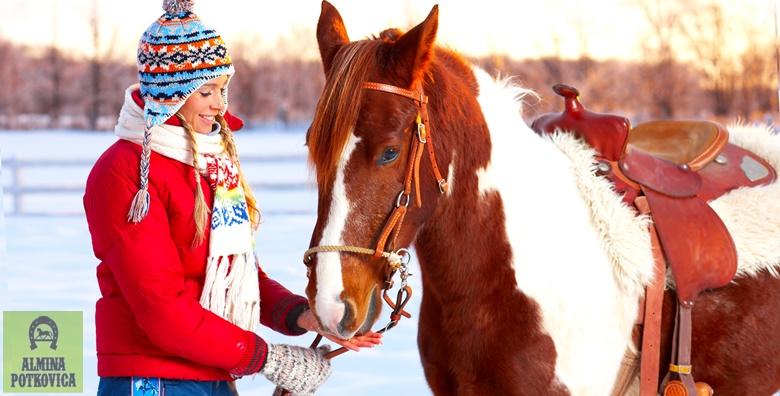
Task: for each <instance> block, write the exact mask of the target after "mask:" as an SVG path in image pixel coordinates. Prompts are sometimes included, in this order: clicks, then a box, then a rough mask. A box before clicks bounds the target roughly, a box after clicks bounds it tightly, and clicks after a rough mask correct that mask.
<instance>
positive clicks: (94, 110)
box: [87, 0, 103, 130]
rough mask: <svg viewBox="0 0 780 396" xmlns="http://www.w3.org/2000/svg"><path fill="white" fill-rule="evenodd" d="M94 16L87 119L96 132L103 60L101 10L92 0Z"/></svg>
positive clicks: (94, 0)
mask: <svg viewBox="0 0 780 396" xmlns="http://www.w3.org/2000/svg"><path fill="white" fill-rule="evenodd" d="M91 11H92V15H91V16H90V19H89V26H90V29H91V33H92V46H93V49H94V53H93V54H92V59H91V60H90V64H89V87H90V90H89V100H88V102H89V104H88V107H87V117H88V121H89V129H90V130H96V129H97V123H98V117H100V107H101V106H100V103H101V101H100V92H101V86H100V82H101V81H100V80H101V76H102V75H103V62H102V59H101V53H102V51H101V48H100V10H99V8H98V1H97V0H92V10H91Z"/></svg>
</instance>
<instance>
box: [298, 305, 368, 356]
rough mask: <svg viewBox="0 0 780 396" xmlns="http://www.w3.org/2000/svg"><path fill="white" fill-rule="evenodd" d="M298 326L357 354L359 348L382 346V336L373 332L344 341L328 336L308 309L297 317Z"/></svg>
mask: <svg viewBox="0 0 780 396" xmlns="http://www.w3.org/2000/svg"><path fill="white" fill-rule="evenodd" d="M298 326H299V327H301V328H303V329H306V330H309V331H314V332H316V333H319V334H322V335H323V336H324V337H325V338H327V339H329V340H330V341H332V342H334V343H336V344H338V345H341V346H343V347H345V348H347V349H349V350H351V351H355V352H359V351H360V348H373V347H374V346H376V345H381V344H382V334H380V333H375V332H373V331H369V332H368V333H365V334H361V335H358V336H355V337H353V338H351V339H349V340H344V339H341V338H338V337H336V336H333V335H331V334H328V333H326V332H323V331H322V330H321V329H320V325H319V323H317V319H316V318H314V314H313V313H312V312H311V310H308V309H307V310H306V311H303V313H302V314H301V316H299V317H298Z"/></svg>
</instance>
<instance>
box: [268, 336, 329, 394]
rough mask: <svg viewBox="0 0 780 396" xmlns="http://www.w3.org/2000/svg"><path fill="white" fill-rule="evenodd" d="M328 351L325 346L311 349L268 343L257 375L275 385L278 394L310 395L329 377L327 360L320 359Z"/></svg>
mask: <svg viewBox="0 0 780 396" xmlns="http://www.w3.org/2000/svg"><path fill="white" fill-rule="evenodd" d="M329 350H330V348H329V347H327V346H322V347H319V348H317V349H311V348H305V347H301V346H296V345H285V344H271V345H269V346H268V357H267V358H266V362H265V367H263V369H262V370H260V373H261V374H263V375H264V376H265V377H266V378H268V380H269V381H271V382H273V383H274V384H276V386H277V392H279V391H280V390H281V389H286V390H288V391H290V392H291V393H292V395H293V396H308V395H313V394H314V391H316V390H317V388H319V387H320V385H322V384H323V383H324V382H325V380H327V379H328V377H329V376H330V360H328V359H325V358H324V357H323V355H325V354H326V353H328V351H329ZM274 394H276V393H274Z"/></svg>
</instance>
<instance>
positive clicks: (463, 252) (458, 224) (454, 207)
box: [415, 68, 516, 298]
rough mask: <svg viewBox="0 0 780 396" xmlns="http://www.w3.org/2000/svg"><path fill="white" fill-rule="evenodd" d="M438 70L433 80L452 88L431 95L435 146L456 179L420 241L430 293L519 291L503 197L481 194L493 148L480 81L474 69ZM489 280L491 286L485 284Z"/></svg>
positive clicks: (418, 246)
mask: <svg viewBox="0 0 780 396" xmlns="http://www.w3.org/2000/svg"><path fill="white" fill-rule="evenodd" d="M434 71H438V72H439V73H438V74H434V75H433V80H434V81H435V82H436V83H437V84H441V85H445V86H447V87H448V88H447V90H446V91H445V92H437V91H436V90H435V89H434V90H433V92H431V94H430V96H431V105H430V106H431V109H430V111H431V117H432V118H434V119H435V124H434V128H435V138H436V139H435V140H434V141H435V143H434V145H435V146H436V147H435V148H436V152H437V157H441V158H443V159H444V161H446V163H447V164H448V165H449V166H447V165H445V166H446V167H447V168H449V172H448V175H449V173H450V172H454V174H453V175H449V179H451V180H452V188H451V194H449V195H446V196H440V197H439V198H438V203H437V205H436V209H435V210H434V212H433V214H432V215H431V216H430V217H429V219H428V220H427V221H426V223H425V225H424V226H423V227H422V228H421V229H420V232H419V233H418V236H417V239H416V241H415V247H416V250H417V252H418V256H419V259H420V260H419V261H420V265H421V267H422V268H421V269H422V275H423V284H424V287H425V290H426V293H428V292H432V293H433V294H437V293H441V294H442V295H446V296H448V297H449V298H453V297H455V298H457V297H458V296H467V295H470V296H475V295H476V294H479V293H485V292H488V291H490V290H493V291H494V290H497V289H503V290H507V291H510V290H514V289H515V286H516V281H515V279H514V274H513V271H512V269H511V263H510V260H511V249H510V246H509V243H508V242H507V241H508V239H507V234H506V230H505V227H504V218H505V214H504V208H503V205H502V203H501V198H500V196H499V195H498V193H496V192H492V193H487V194H486V195H482V194H481V193H480V192H479V190H480V180H479V176H478V175H479V170H480V169H484V168H485V167H487V166H489V164H490V162H491V144H492V143H491V138H490V133H489V131H488V128H487V124H486V123H485V120H484V118H483V116H482V111H481V108H480V105H479V103H478V101H477V98H476V90H475V89H474V88H475V87H476V86H477V84H476V80H475V79H474V75H473V73H472V72H471V70H466V72H468V73H469V74H468V75H458V74H457V73H452V72H451V70H448V69H446V68H434ZM460 72H461V73H462V72H463V71H462V70H461V71H460ZM456 80H461V81H456ZM453 87H456V88H455V89H453ZM469 87H470V88H471V89H470V90H469V91H467V92H462V90H468V89H469ZM459 88H460V90H461V91H459ZM484 274H490V276H489V277H486V276H484ZM488 278H489V281H487V282H490V284H486V279H488ZM475 279H479V283H475V282H474V280H475Z"/></svg>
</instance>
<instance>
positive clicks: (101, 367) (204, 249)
mask: <svg viewBox="0 0 780 396" xmlns="http://www.w3.org/2000/svg"><path fill="white" fill-rule="evenodd" d="M140 154H141V146H139V145H137V144H135V143H132V142H129V141H124V140H120V141H118V142H116V143H115V144H114V145H112V146H111V147H109V148H108V150H106V152H105V153H103V155H102V156H101V157H100V158H99V159H98V160H97V162H96V163H95V165H94V167H93V168H92V171H91V172H90V175H89V178H88V179H87V188H86V193H85V195H84V208H85V210H86V215H87V223H88V224H89V231H90V233H91V235H92V247H93V250H94V252H95V256H96V257H97V258H98V259H99V260H100V261H101V262H100V264H99V265H98V267H97V278H98V283H99V285H100V292H101V294H102V297H101V298H100V299H99V300H98V301H97V306H96V310H95V326H96V330H97V331H96V332H97V360H98V375H99V376H101V377H115V376H123V377H124V376H154V377H162V378H171V379H190V380H229V379H230V378H231V377H230V375H229V373H236V374H249V373H252V372H256V371H258V370H260V369H261V368H262V366H263V365H264V364H265V357H266V353H267V346H266V344H265V341H263V340H262V339H261V338H259V337H257V336H256V335H254V333H252V332H249V331H245V330H243V329H241V328H239V327H237V326H235V325H233V324H232V323H230V322H228V321H226V320H224V319H223V318H221V317H219V316H217V315H215V314H213V313H211V312H210V311H208V310H206V309H204V308H203V307H201V305H200V304H199V302H198V301H199V298H200V294H201V290H202V288H203V282H204V277H205V270H206V258H207V256H208V242H204V243H202V244H200V245H199V246H197V247H195V248H193V247H192V241H193V237H194V235H195V225H194V221H193V216H192V213H193V210H194V206H195V200H194V196H195V186H194V173H193V172H194V171H195V170H194V168H193V167H192V166H189V165H185V164H183V163H181V162H178V161H176V160H173V159H170V158H166V157H163V156H161V155H159V154H157V153H155V152H152V155H151V167H150V175H149V193H150V195H151V205H150V208H149V214H148V215H147V216H146V218H145V219H144V220H143V221H141V222H140V223H138V224H131V223H128V221H127V212H128V210H129V207H130V202H131V200H132V198H133V196H134V195H135V193H136V191H137V190H138V185H139V176H138V173H139V170H138V167H139V162H140ZM201 183H202V188H203V193H204V195H205V198H206V202H212V200H213V194H212V191H211V189H210V188H209V185H208V184H207V182H206V181H205V180H203V179H201ZM206 230H207V231H206V232H207V233H206V241H208V236H209V234H208V230H209V227H206ZM258 281H259V282H260V295H261V296H260V302H261V307H260V312H261V323H262V324H264V325H266V326H268V327H271V328H272V329H274V330H276V331H278V332H281V333H284V334H288V335H297V334H302V333H303V332H305V330H303V329H300V328H299V327H298V326H297V325H296V321H297V318H298V316H299V315H300V313H301V312H302V311H303V310H304V309H305V304H306V299H305V298H303V297H301V296H297V295H295V294H293V293H291V292H290V291H288V290H287V289H285V288H284V287H283V286H281V285H280V284H278V283H277V282H275V281H273V280H271V279H270V278H268V276H267V275H266V274H265V273H264V272H262V271H260V276H259V279H258Z"/></svg>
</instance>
